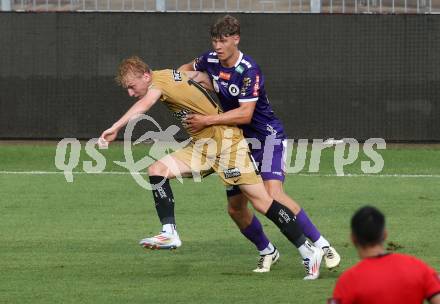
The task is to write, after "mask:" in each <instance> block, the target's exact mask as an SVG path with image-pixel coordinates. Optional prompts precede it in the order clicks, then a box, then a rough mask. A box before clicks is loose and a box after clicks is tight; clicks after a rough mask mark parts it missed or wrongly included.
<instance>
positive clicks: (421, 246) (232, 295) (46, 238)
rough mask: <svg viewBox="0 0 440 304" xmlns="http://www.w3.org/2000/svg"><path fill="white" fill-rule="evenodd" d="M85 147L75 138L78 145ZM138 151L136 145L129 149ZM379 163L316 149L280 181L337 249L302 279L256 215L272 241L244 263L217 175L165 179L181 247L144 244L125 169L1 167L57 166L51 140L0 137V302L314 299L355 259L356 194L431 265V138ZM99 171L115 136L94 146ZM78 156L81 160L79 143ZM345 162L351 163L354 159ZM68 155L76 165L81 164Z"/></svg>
mask: <svg viewBox="0 0 440 304" xmlns="http://www.w3.org/2000/svg"><path fill="white" fill-rule="evenodd" d="M83 151H84V144H83ZM135 152H136V154H137V156H141V155H142V154H143V153H145V147H144V148H142V147H140V148H137V149H136V151H135ZM379 152H380V153H381V155H382V156H383V158H384V161H385V167H384V170H383V171H382V172H381V173H380V174H382V175H383V174H388V175H392V174H396V175H399V174H406V175H423V176H418V177H414V176H407V177H402V176H382V177H378V176H356V177H337V176H331V175H332V174H334V168H333V151H332V150H330V149H326V150H324V151H323V155H322V158H321V160H322V161H321V166H320V172H319V174H318V175H310V176H309V175H307V171H306V170H304V171H303V172H302V173H306V174H305V175H303V174H301V175H289V176H288V178H287V180H286V184H285V188H286V191H287V192H288V193H289V194H290V195H291V196H293V197H294V198H295V199H296V200H297V201H298V202H299V203H300V204H301V205H302V206H303V207H304V208H305V210H306V211H307V212H308V214H309V215H310V217H311V218H312V219H313V221H314V222H315V224H316V225H317V226H318V228H319V229H320V230H321V232H322V233H323V234H324V235H325V236H326V237H327V238H328V239H329V240H330V241H331V242H332V243H333V245H334V246H335V247H336V248H337V249H338V251H339V252H340V254H341V256H342V263H341V267H339V268H338V270H337V271H335V272H330V271H327V270H326V269H324V268H322V275H321V278H320V279H319V280H317V281H312V282H310V281H307V282H306V281H303V280H302V277H303V269H302V266H301V264H300V258H299V255H298V253H297V251H296V250H295V249H294V248H293V247H292V246H291V245H290V244H289V243H288V242H287V240H286V239H285V238H284V237H283V236H282V235H281V234H280V233H279V231H278V230H277V228H276V227H275V226H274V225H273V224H272V223H271V222H269V221H268V220H267V219H266V218H264V217H263V216H259V218H260V220H261V221H262V223H263V225H264V227H265V231H266V233H267V235H268V236H269V238H270V239H271V240H272V242H273V243H274V244H276V246H278V248H279V250H280V252H281V259H280V262H279V263H278V264H277V265H276V266H274V268H273V270H272V271H271V272H270V273H266V274H254V273H252V272H251V270H252V269H253V268H254V267H255V265H256V261H257V252H256V250H255V249H254V247H253V246H252V245H251V244H250V243H249V242H248V241H247V240H245V238H244V237H243V236H242V235H241V234H240V233H239V231H238V230H237V228H236V227H235V225H234V224H233V222H232V221H231V220H230V219H229V217H228V215H227V213H226V199H225V194H224V189H223V186H222V185H221V182H220V181H219V180H218V178H217V177H216V176H210V177H208V178H207V179H206V180H204V182H203V183H194V182H191V181H188V180H186V181H185V182H184V183H183V184H180V183H178V182H173V184H172V185H173V190H174V195H175V198H176V218H177V222H178V228H179V232H180V235H181V238H182V241H183V246H182V247H181V248H179V249H178V250H175V251H150V250H145V249H143V248H141V247H139V246H138V245H137V243H138V241H139V240H140V239H141V238H143V237H146V236H150V235H152V234H155V233H157V232H158V231H159V229H160V226H159V222H158V219H157V216H156V212H155V209H154V205H153V202H152V196H151V194H150V193H148V192H147V191H146V190H144V189H142V188H140V187H139V186H138V185H137V184H136V183H135V182H134V180H133V179H132V177H131V176H130V175H98V174H97V175H91V174H78V175H74V182H73V183H67V182H66V180H65V178H64V176H63V175H62V174H48V173H46V174H11V172H15V171H47V172H52V171H57V169H56V168H55V165H54V156H55V144H26V145H21V144H5V143H1V144H0V171H1V173H0V192H1V195H0V273H1V275H0V303H107V304H108V303H325V300H326V298H328V297H329V296H330V295H331V293H332V289H333V286H334V284H335V280H336V279H337V277H338V276H339V274H340V273H341V272H342V271H343V270H344V269H346V268H347V267H350V266H351V265H353V264H354V263H356V261H357V256H356V252H355V250H354V248H353V247H352V246H351V245H350V243H349V238H348V237H349V220H350V217H351V215H352V213H353V212H354V211H355V210H356V209H357V208H358V207H360V206H361V205H364V204H374V205H375V206H377V207H379V208H380V209H381V210H382V211H383V212H385V214H386V216H387V222H388V225H387V226H388V230H389V241H390V242H392V244H391V245H394V246H391V247H393V248H396V247H397V250H398V251H399V252H404V253H409V254H413V255H416V256H418V257H420V258H422V259H423V260H425V261H426V262H428V263H429V264H431V265H432V266H433V267H434V268H436V269H437V270H440V255H439V254H438V253H439V252H440V244H439V237H438V235H439V231H440V220H439V219H440V149H439V148H438V146H437V147H436V146H425V147H415V146H406V147H402V146H395V147H388V149H387V150H382V151H379ZM103 153H104V154H105V156H106V158H107V168H106V170H108V171H112V170H113V171H124V169H122V168H120V167H118V166H116V165H115V164H113V163H112V162H113V160H123V156H122V155H123V153H122V148H121V145H119V144H116V145H113V146H111V147H110V149H109V150H107V151H104V152H103ZM81 159H82V160H90V159H89V158H88V156H87V155H85V153H83V155H82V157H81ZM362 159H365V156H364V155H361V157H360V158H359V160H358V161H356V162H355V163H354V164H352V165H349V166H347V167H346V168H345V172H346V173H355V174H359V173H361V171H360V163H359V161H360V160H362ZM81 170H82V166H79V167H78V168H77V169H75V171H81Z"/></svg>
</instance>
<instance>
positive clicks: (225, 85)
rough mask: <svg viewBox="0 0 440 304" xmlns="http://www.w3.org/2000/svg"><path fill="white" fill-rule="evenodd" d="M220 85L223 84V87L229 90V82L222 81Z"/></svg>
mask: <svg viewBox="0 0 440 304" xmlns="http://www.w3.org/2000/svg"><path fill="white" fill-rule="evenodd" d="M220 84H221V85H222V86H224V87H225V88H227V87H228V83H227V82H224V81H220Z"/></svg>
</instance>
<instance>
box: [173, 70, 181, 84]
mask: <svg viewBox="0 0 440 304" xmlns="http://www.w3.org/2000/svg"><path fill="white" fill-rule="evenodd" d="M173 78H174V81H182V74H180V72H179V71H176V70H173Z"/></svg>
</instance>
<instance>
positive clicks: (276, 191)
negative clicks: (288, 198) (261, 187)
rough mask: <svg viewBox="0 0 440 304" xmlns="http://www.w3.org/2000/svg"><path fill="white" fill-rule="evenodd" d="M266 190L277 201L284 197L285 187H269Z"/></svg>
mask: <svg viewBox="0 0 440 304" xmlns="http://www.w3.org/2000/svg"><path fill="white" fill-rule="evenodd" d="M266 190H267V193H268V194H269V195H270V197H271V198H273V199H274V200H277V201H278V200H280V199H281V198H282V195H283V193H284V192H283V189H282V188H279V187H267V188H266Z"/></svg>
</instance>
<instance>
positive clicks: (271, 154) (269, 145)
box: [226, 138, 286, 196]
mask: <svg viewBox="0 0 440 304" xmlns="http://www.w3.org/2000/svg"><path fill="white" fill-rule="evenodd" d="M269 141H270V142H269ZM249 148H250V150H251V154H252V157H253V159H254V161H255V162H256V165H257V168H258V170H259V173H260V175H261V178H262V179H263V180H280V181H282V182H284V179H285V167H286V153H285V150H286V140H284V139H270V138H268V139H266V141H265V142H261V149H252V145H250V147H249ZM240 193H241V191H240V188H239V187H238V186H237V185H234V186H232V187H228V188H227V189H226V194H227V196H234V195H237V194H240Z"/></svg>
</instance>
